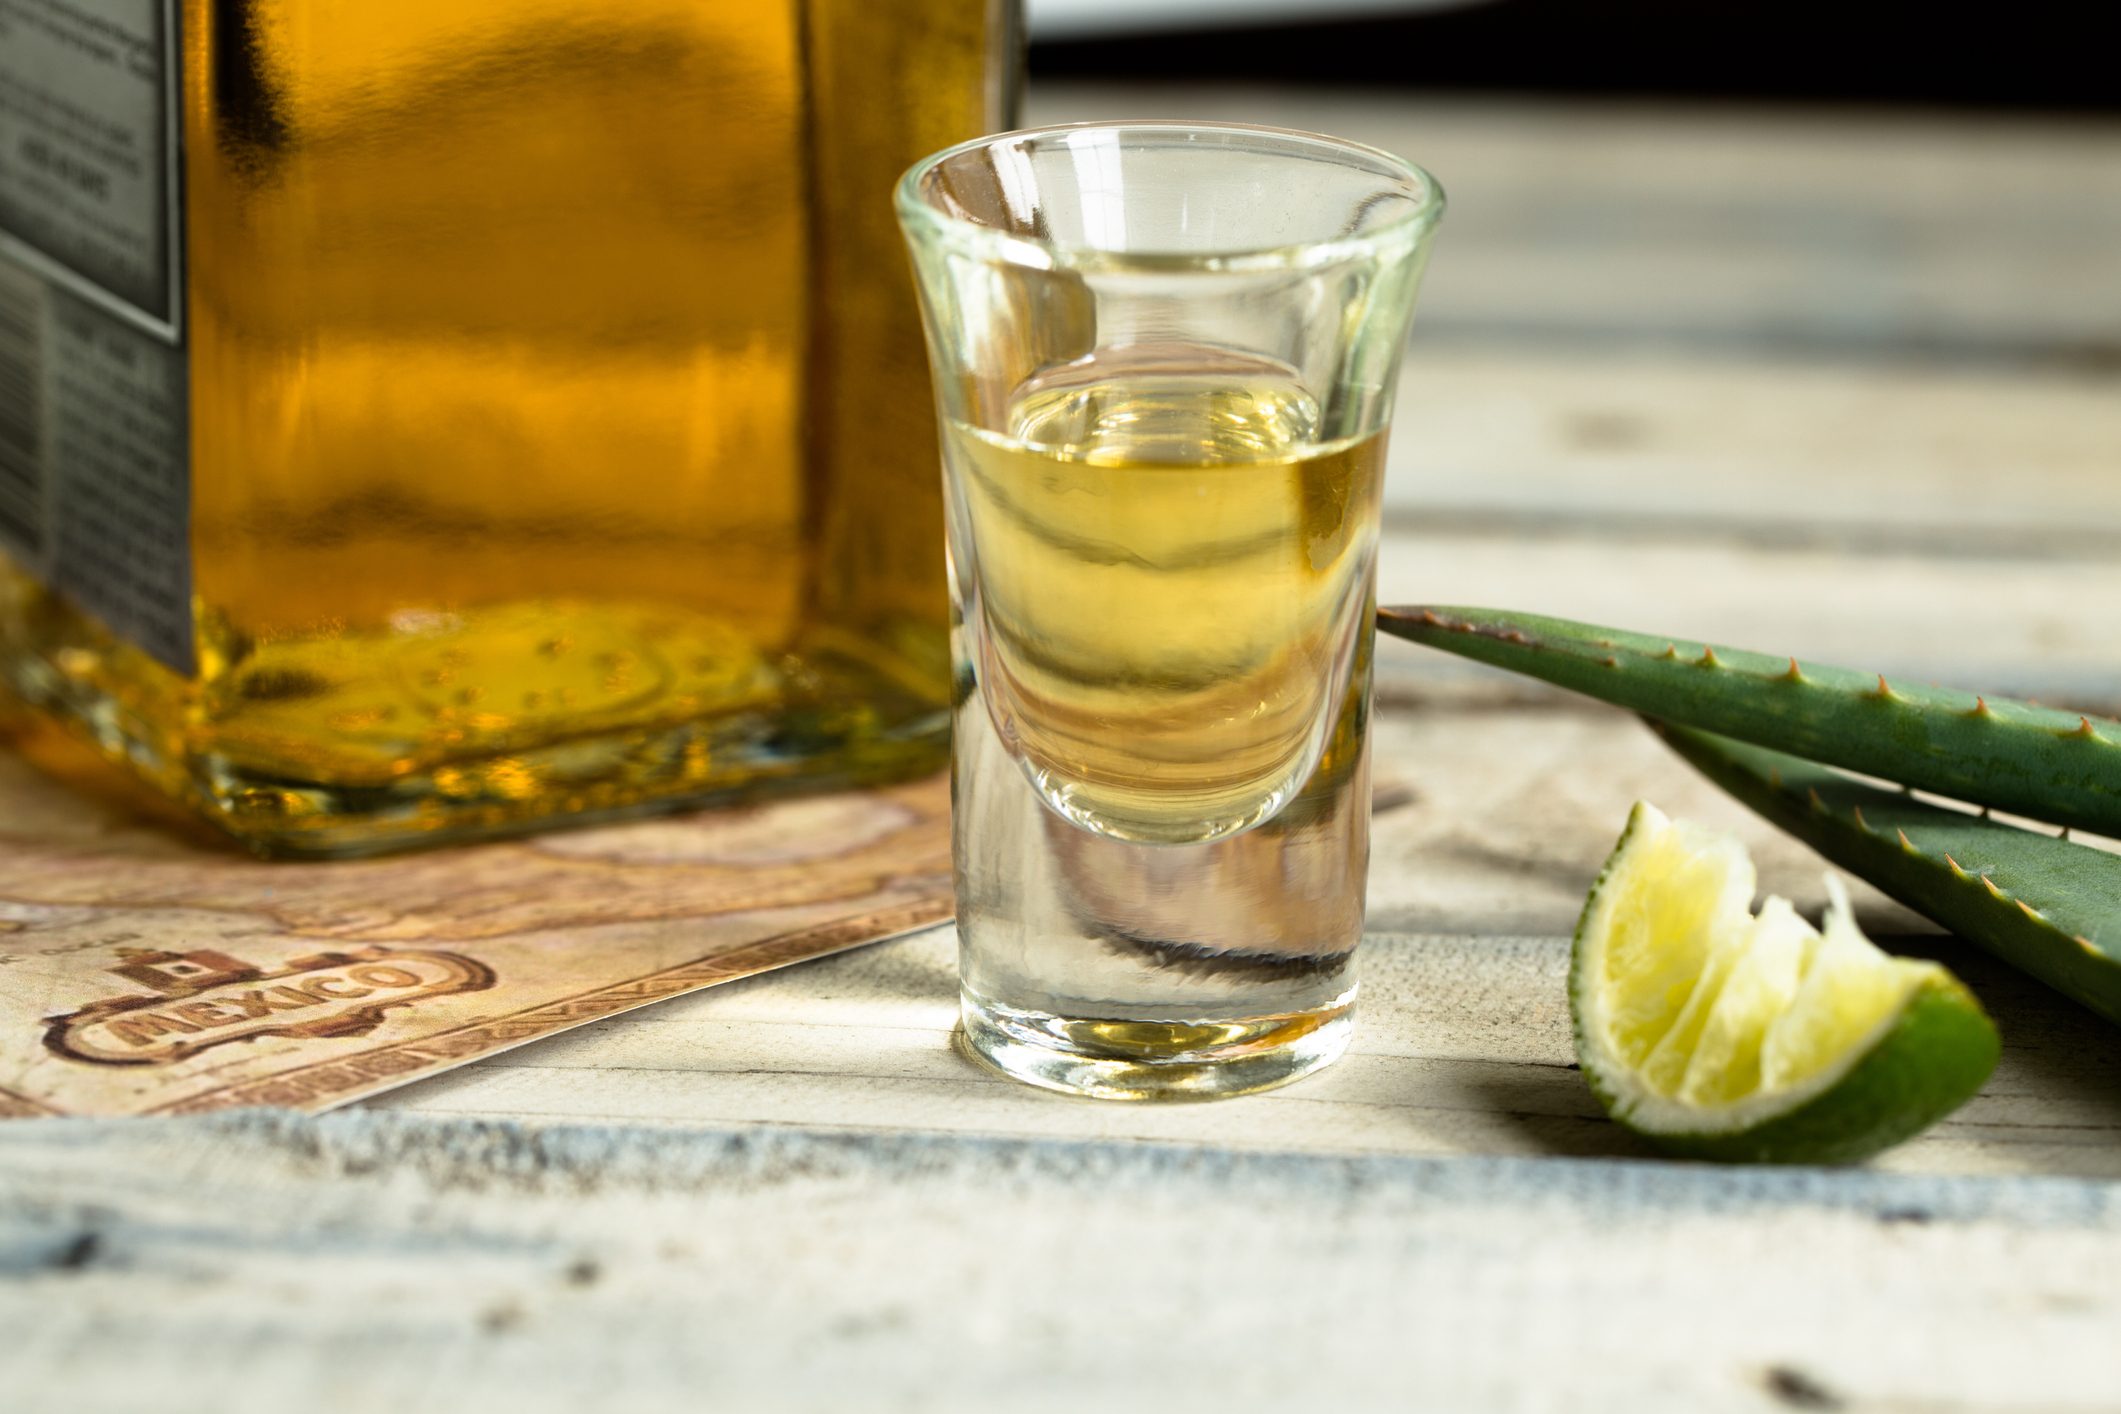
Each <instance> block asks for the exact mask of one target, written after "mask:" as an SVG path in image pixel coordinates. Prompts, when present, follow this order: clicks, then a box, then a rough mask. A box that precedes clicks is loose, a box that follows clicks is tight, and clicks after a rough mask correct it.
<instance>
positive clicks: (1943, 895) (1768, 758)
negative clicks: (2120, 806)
mask: <svg viewBox="0 0 2121 1414" xmlns="http://www.w3.org/2000/svg"><path fill="white" fill-rule="evenodd" d="M1650 727H1651V729H1652V730H1654V731H1655V732H1656V733H1657V734H1658V735H1659V736H1661V737H1663V738H1664V739H1665V742H1666V743H1667V744H1668V745H1670V746H1671V747H1672V749H1673V750H1675V751H1677V752H1678V753H1679V754H1680V755H1681V756H1683V757H1684V758H1686V760H1687V761H1688V762H1690V763H1691V764H1692V765H1693V766H1694V767H1695V769H1697V770H1699V771H1700V772H1701V773H1702V774H1703V775H1704V776H1707V777H1708V778H1709V779H1710V780H1712V781H1714V782H1715V783H1716V784H1717V785H1719V786H1721V787H1723V789H1724V790H1726V791H1728V792H1729V793H1730V794H1731V795H1732V796H1734V797H1736V798H1737V799H1738V800H1739V801H1740V802H1742V803H1743V804H1745V805H1746V806H1748V807H1750V808H1751V809H1752V810H1753V811H1754V812H1755V813H1757V814H1759V815H1760V816H1762V817H1763V818H1765V819H1767V820H1768V821H1770V822H1772V823H1773V824H1775V825H1778V826H1780V827H1781V828H1782V829H1783V830H1785V831H1787V832H1788V833H1789V834H1791V835H1794V836H1796V837H1797V838H1798V839H1800V840H1802V841H1804V842H1805V843H1806V844H1808V845H1810V846H1811V847H1812V848H1813V849H1815V850H1817V851H1818V852H1819V853H1820V854H1822V855H1824V856H1825V857H1826V858H1827V859H1829V860H1831V861H1832V862H1833V863H1835V864H1838V865H1840V866H1841V867H1842V868H1844V869H1846V870H1848V871H1849V872H1850V873H1851V874H1854V875H1857V876H1858V877H1859V878H1863V879H1867V880H1869V881H1870V882H1871V883H1872V884H1875V885H1876V886H1877V887H1878V888H1879V889H1880V890H1881V891H1882V892H1884V893H1886V894H1889V895H1891V896H1892V897H1893V898H1896V899H1898V900H1900V902H1902V903H1904V904H1906V905H1907V906H1908V907H1909V908H1912V909H1913V910H1915V912H1917V913H1919V914H1921V915H1922V916H1923V917H1925V918H1928V919H1930V920H1931V921H1932V922H1935V923H1939V924H1942V925H1943V926H1944V927H1946V928H1948V929H1950V930H1951V931H1952V932H1954V933H1957V934H1958V935H1959V936H1960V937H1962V938H1965V939H1966V940H1967V941H1968V942H1970V943H1976V944H1978V945H1980V946H1981V947H1983V948H1986V949H1987V950H1988V951H1990V952H1992V953H1994V954H1995V955H1996V956H1997V957H1999V958H2002V959H2003V960H2004V961H2005V962H2007V963H2009V964H2011V965H2012V966H2013V967H2016V968H2018V969H2019V970H2020V971H2023V972H2027V973H2030V974H2031V975H2032V976H2034V977H2037V978H2039V979H2040V980H2041V981H2042V982H2045V983H2046V984H2047V985H2048V986H2050V987H2053V988H2054V989H2055V990H2056V991H2058V992H2060V993H2062V994H2063V995H2064V996H2066V997H2069V998H2071V999H2072V1000H2074V1001H2078V1002H2081V1003H2083V1004H2084V1005H2085V1006H2088V1007H2090V1008H2091V1009H2092V1010H2093V1011H2095V1012H2097V1013H2099V1015H2101V1016H2103V1017H2105V1018H2106V1019H2107V1020H2108V1021H2111V1022H2114V1023H2115V1024H2117V1025H2121V855H2116V854H2109V853H2107V852H2106V851H2105V850H2100V849H2093V848H2090V847H2089V846H2086V845H2081V844H2074V843H2072V842H2070V841H2069V840H2064V839H2056V838H2055V837H2054V836H2052V835H2043V834H2040V833H2037V832H2036V831H2033V830H2024V829H2019V828H2018V827H2017V826H2015V825H2006V824H2004V823H2003V822H2002V821H1999V820H1990V819H1985V818H1983V817H1980V816H1976V815H1966V814H1961V813H1960V812H1958V811H1956V810H1945V809H1941V808H1939V807H1937V806H1934V805H1926V804H1924V803H1923V802H1921V801H1919V800H1916V799H1914V798H1913V797H1911V796H1908V795H1904V794H1901V793H1900V792H1898V791H1887V790H1880V789H1878V788H1877V787H1875V786H1868V785H1864V784H1863V783H1862V782H1860V781H1852V780H1850V779H1849V778H1848V777H1846V776H1843V775H1840V774H1839V773H1837V772H1834V771H1830V770H1828V769H1826V768H1825V767H1823V766H1815V765H1813V764H1812V763H1811V762H1809V761H1801V760H1799V759H1797V758H1796V757H1794V756H1786V755H1784V754H1783V753H1781V752H1779V751H1769V750H1766V749H1764V748H1762V747H1758V746H1747V745H1745V744H1744V743H1742V742H1736V741H1731V740H1728V739H1726V738H1722V737H1717V736H1712V735H1710V734H1709V733H1707V732H1699V731H1693V730H1690V729H1688V728H1686V727H1681V726H1674V725H1673V724H1671V723H1669V722H1658V721H1652V722H1650Z"/></svg>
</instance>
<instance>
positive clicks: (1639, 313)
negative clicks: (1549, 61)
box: [1028, 83, 2121, 357]
mask: <svg viewBox="0 0 2121 1414" xmlns="http://www.w3.org/2000/svg"><path fill="white" fill-rule="evenodd" d="M1158 117H1166V118H1193V119H1201V120H1209V119H1220V120H1224V121H1235V122H1251V123H1266V124H1270V125H1275V126H1283V127H1296V128H1308V129H1312V130H1315V131H1321V132H1329V133H1334V134H1337V135H1339V136H1343V137H1349V138H1354V139H1356V140H1358V141H1363V142H1368V143H1372V144H1375V145H1377V146H1380V147H1384V148H1386V149H1388V150H1390V151H1395V152H1399V153H1402V154H1404V155H1405V156H1407V157H1409V158H1411V159H1413V160H1414V161H1416V162H1420V163H1422V164H1423V165H1425V166H1426V167H1428V168H1429V169H1430V170H1431V171H1433V172H1434V173H1436V175H1437V176H1438V177H1439V178H1440V179H1441V180H1442V182H1443V185H1444V188H1445V190H1446V191H1447V192H1448V194H1449V196H1450V200H1451V208H1450V211H1449V213H1448V214H1447V215H1446V217H1445V221H1444V226H1443V230H1442V233H1441V234H1440V235H1439V237H1438V242H1437V253H1436V258H1435V262H1434V264H1433V266H1432V267H1431V271H1430V276H1429V282H1428V285H1427V287H1426V289H1425V290H1424V293H1423V296H1422V302H1423V303H1422V314H1421V320H1422V325H1423V330H1424V332H1423V334H1422V335H1421V337H1427V338H1444V337H1452V336H1456V335H1460V334H1471V335H1476V336H1486V335H1491V334H1494V333H1498V332H1503V333H1510V334H1515V335H1521V336H1525V337H1527V338H1533V339H1557V338H1558V339H1563V340H1582V339H1598V340H1607V339H1610V338H1612V337H1613V336H1616V335H1618V336H1624V337H1627V336H1632V337H1649V338H1660V339H1679V340H1685V341H1692V342H1705V343H1725V344H1728V343H1734V342H1736V343H1743V344H1747V345H1752V346H1756V347H1757V346H1764V345H1777V344H1779V345H1783V346H1788V347H1836V346H1841V347H1852V348H1871V349H1878V348H1916V349H1931V350H1938V349H1971V350H1989V351H1992V352H1994V353H1996V354H1998V355H2002V356H2020V355H2025V354H2029V353H2034V354H2037V353H2042V352H2046V351H2061V352H2078V353H2082V354H2085V355H2087V356H2091V357H2099V356H2101V355H2102V351H2104V352H2110V351H2111V350H2112V349H2113V348H2114V346H2115V341H2116V337H2117V331H2116V325H2115V304H2114V300H2113V298H2112V292H2113V291H2114V290H2115V289H2116V288H2121V180H2117V179H2116V176H2115V173H2116V172H2117V171H2121V122H2116V121H2114V120H2112V119H2110V118H2109V119H2086V120H2081V121H2064V120H2053V119H2039V118H2014V117H2004V116H1999V115H1992V114H1982V115H1966V116H1959V117H1952V116H1946V115H1942V114H1932V113H1924V114H1882V113H1876V112H1860V111H1841V112H1835V111H1813V112H1801V111H1791V110H1787V109H1773V110H1771V109H1744V108H1733V107H1729V106H1720V105H1719V106H1708V105H1687V104H1678V103H1669V104H1655V105H1653V104H1640V105H1629V104H1624V103H1613V102H1585V101H1567V100H1554V101H1539V100H1529V99H1524V98H1512V99H1454V98H1425V97H1417V96H1410V95H1407V94H1404V93H1377V92H1366V91H1362V90H1339V91H1333V90H1317V89H1296V88H1266V87H1217V86H1209V85H1196V84H1186V85H1171V84H1143V83H1131V84H1130V83H1108V84H1102V85H1100V84H1089V83H1069V84H1059V83H1049V84H1040V85H1035V86H1034V88H1033V90H1032V93H1031V102H1030V109H1029V114H1028V119H1029V121H1033V122H1073V121H1084V120H1089V119H1095V118H1158Z"/></svg>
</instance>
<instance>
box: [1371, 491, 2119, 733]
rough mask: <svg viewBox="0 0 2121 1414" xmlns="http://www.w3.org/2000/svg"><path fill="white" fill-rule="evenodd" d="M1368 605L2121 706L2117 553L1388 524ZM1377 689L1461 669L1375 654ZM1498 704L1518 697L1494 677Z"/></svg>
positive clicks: (1394, 647)
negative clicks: (1999, 552) (1713, 645)
mask: <svg viewBox="0 0 2121 1414" xmlns="http://www.w3.org/2000/svg"><path fill="white" fill-rule="evenodd" d="M1378 602H1379V603H1383V604H1408V603H1424V602H1426V603H1445V604H1478V605H1488V606H1493V607H1506V608H1512V609H1520V610H1525V611H1528V612H1533V613H1548V614H1559V615H1562V616H1564V617H1567V618H1576V619H1586V620H1589V621H1590V622H1593V623H1603V624H1610V625H1615V626H1617V627H1621V628H1630V629H1637V630H1640V631H1642V632H1644V633H1669V634H1676V635H1679V636H1682V637H1688V638H1695V639H1703V640H1708V641H1712V642H1718V643H1729V644H1735V645H1737V646H1739V647H1742V648H1753V649H1757V650H1759V651H1761V652H1766V653H1794V654H1797V655H1798V656H1800V657H1806V658H1814V659H1817V660H1819V661H1821V662H1827V663H1841V664H1846V665H1849V666H1853V667H1858V668H1863V669H1866V670H1875V671H1879V672H1883V673H1887V674H1889V675H1891V676H1893V677H1896V678H1897V677H1907V678H1911V679H1913V680H1915V681H1918V682H1944V683H1950V684H1954V685H1957V686H1962V687H1967V688H1971V689H1974V690H1977V691H1992V692H2002V693H2010V694H2015V695H2018V696H2027V697H2037V698H2040V699H2041V700H2043V701H2053V702H2056V703H2062V704H2067V705H2071V706H2076V707H2080V708H2083V709H2088V710H2092V711H2108V712H2112V711H2114V710H2116V708H2121V616H2117V615H2116V614H2115V613H2114V612H2113V606H2114V605H2116V604H2121V556H2117V555H2112V554H2102V555H2099V556H2097V557H2091V556H2086V557H2083V558H2064V557H2060V556H2057V557H2054V558H2044V559H2043V558H2027V559H1956V558H1943V557H1939V556H1935V555H1929V554H1922V553H1918V552H1913V551H1878V552H1875V553H1849V552H1845V551H1842V550H1837V549H1834V548H1831V547H1824V546H1805V545H1752V546H1748V545H1739V544H1733V543H1731V542H1730V541H1728V540H1725V539H1721V538H1718V537H1715V536H1712V535H1702V536H1699V537H1694V538H1686V539H1635V538H1631V537H1628V536H1624V535H1618V534H1614V533H1612V532H1611V531H1610V530H1608V531H1606V532H1604V533H1599V532H1595V531H1589V530H1576V531H1569V530H1556V531H1554V532H1553V533H1549V534H1534V533H1528V532H1527V531H1523V530H1517V531H1508V530H1489V531H1483V532H1479V533H1472V532H1464V531H1460V532H1456V533H1453V532H1447V531H1440V530H1439V531H1424V530H1422V529H1420V528H1419V524H1418V521H1417V523H1416V524H1415V525H1414V526H1411V527H1409V526H1394V527H1392V528H1390V529H1389V530H1388V531H1387V533H1386V535H1385V538H1384V543H1383V545H1382V546H1381V548H1380V551H1379V558H1378ZM1378 668H1379V674H1380V681H1381V682H1383V683H1385V685H1386V687H1385V691H1386V692H1387V695H1388V696H1390V694H1391V693H1392V692H1394V691H1395V690H1397V687H1398V685H1399V684H1400V683H1401V682H1403V681H1406V680H1407V679H1408V678H1409V677H1436V678H1439V679H1457V680H1460V681H1463V680H1464V679H1465V678H1466V677H1467V675H1468V672H1469V670H1468V669H1465V668H1461V667H1458V666H1455V665H1454V664H1453V663H1451V662H1450V661H1449V660H1447V659H1445V658H1444V657H1443V655H1440V654H1436V653H1434V652H1431V651H1428V650H1421V649H1416V648H1414V647H1413V646H1412V645H1408V644H1402V643H1392V644H1387V645H1386V646H1385V647H1384V648H1383V649H1381V650H1380V652H1379V654H1378ZM1483 681H1484V682H1486V683H1489V684H1501V686H1500V687H1498V688H1497V689H1496V690H1498V691H1502V692H1505V693H1511V692H1514V693H1519V694H1522V693H1523V692H1525V691H1526V689H1524V688H1523V687H1521V686H1518V685H1515V684H1508V683H1506V682H1505V681H1504V680H1502V679H1498V678H1492V677H1488V678H1483Z"/></svg>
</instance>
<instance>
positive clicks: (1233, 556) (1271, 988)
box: [897, 122, 1443, 1099]
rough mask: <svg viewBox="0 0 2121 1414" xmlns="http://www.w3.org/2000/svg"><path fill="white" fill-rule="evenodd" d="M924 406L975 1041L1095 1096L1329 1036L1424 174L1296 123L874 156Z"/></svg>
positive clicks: (1355, 921)
mask: <svg viewBox="0 0 2121 1414" xmlns="http://www.w3.org/2000/svg"><path fill="white" fill-rule="evenodd" d="M897 200H898V212H899V219H900V222H901V224H902V225H903V226H904V228H905V232H906V237H907V241H908V243H909V245H910V246H911V248H912V253H913V262H914V267H915V271H916V274H917V278H918V283H919V285H920V292H921V297H922V305H923V311H924V316H925V320H926V325H927V335H928V348H929V354H930V361H931V365H932V371H933V374H934V383H935V390H936V400H937V404H938V410H939V412H940V417H941V425H942V455H943V473H944V481H945V488H946V499H947V505H948V513H949V544H950V591H951V596H952V600H953V605H954V619H953V651H954V653H955V658H956V693H955V720H954V728H955V734H956V735H955V746H954V751H953V798H954V801H955V812H954V822H953V829H954V831H955V837H954V857H955V865H956V884H957V903H958V915H957V916H958V935H959V938H960V954H959V961H960V977H961V980H962V983H963V1019H964V1039H965V1042H966V1043H967V1045H968V1046H969V1048H970V1049H971V1051H972V1052H973V1053H974V1054H975V1055H976V1056H977V1057H979V1058H980V1059H983V1060H985V1061H986V1062H988V1063H989V1064H991V1065H993V1066H994V1067H996V1068H997V1069H999V1070H1001V1071H1002V1072H1004V1073H1005V1074H1008V1075H1011V1076H1014V1077H1015V1078H1017V1079H1019V1080H1024V1081H1028V1082H1030V1083H1032V1084H1034V1085H1042V1086H1046V1087H1048V1088H1051V1089H1056V1090H1063V1091H1069V1092H1072V1093H1077V1094H1084V1095H1093V1096H1099V1097H1105V1098H1114V1099H1150V1098H1176V1097H1187V1096H1194V1097H1205V1096H1215V1095H1230V1094H1240V1093H1244V1092H1247V1091H1252V1090H1259V1089H1263V1088H1266V1087H1268V1086H1271V1085H1279V1084H1282V1083H1284V1082H1286V1081H1289V1080H1293V1079H1295V1078H1296V1077H1298V1076H1300V1075H1303V1074H1305V1073H1307V1072H1308V1071H1311V1070H1314V1069H1316V1068H1317V1067H1319V1066H1321V1065H1324V1064H1326V1063H1327V1062H1328V1061H1330V1060H1332V1059H1333V1057H1334V1056H1336V1055H1338V1054H1339V1053H1340V1052H1341V1051H1342V1050H1343V1049H1344V1048H1345V1047H1346V1045H1347V1042H1348V1038H1349V1034H1350V1030H1351V1028H1352V1025H1353V1007H1354V1002H1355V990H1356V977H1355V951H1356V944H1357V943H1358V942H1359V941H1360V939H1361V936H1362V922H1363V890H1364V884H1365V877H1366V874H1367V871H1368V866H1369V820H1370V802H1369V753H1368V747H1367V734H1366V730H1365V727H1366V723H1367V719H1368V715H1369V705H1370V649H1371V642H1372V635H1373V629H1372V615H1373V608H1374V598H1375V587H1374V582H1375V565H1376V550H1377V530H1378V502H1379V490H1380V481H1381V478H1382V474H1383V470H1384V445H1385V432H1386V427H1387V424H1388V422H1389V421H1390V417H1391V410H1392V394H1393V389H1394V386H1395V382H1396V377H1397V373H1398V367H1399V358H1400V350H1401V348H1402V346H1403V345H1404V343H1405V341H1406V335H1407V326H1408V322H1409V319H1410V318H1411V315H1412V311H1413V306H1414V294H1415V287H1416V285H1417V283H1418V281H1419V279H1420V276H1421V270H1422V266H1423V263H1424V260H1425V258H1426V253H1427V249H1428V243H1429V238H1430V235H1431V233H1432V232H1433V231H1434V229H1435V226H1436V222H1437V219H1438V217H1439V216H1440V215H1441V213H1442V210H1443V195H1442V192H1441V190H1440V189H1439V188H1438V187H1437V185H1436V183H1435V181H1434V180H1433V179H1432V178H1430V177H1429V176H1428V175H1427V174H1426V173H1424V172H1422V171H1421V170H1420V169H1418V168H1416V167H1414V166H1411V165H1410V164H1408V163H1406V162H1403V161H1401V160H1400V159H1399V158H1396V157H1393V156H1390V155H1389V154H1386V153H1383V152H1379V151H1376V150H1374V149H1371V148H1367V147H1361V146H1357V145H1355V144H1353V143H1347V142H1341V141H1337V140H1335V139H1332V138H1325V137H1318V136H1314V135H1311V134H1306V133H1297V132H1284V131H1278V130H1274V129H1268V128H1251V127H1239V126H1221V125H1201V124H1189V123H1152V122H1130V123H1092V124H1078V125H1072V126H1067V127H1055V128H1045V129H1038V130H1033V131H1028V132H1017V133H1009V134H1005V135H1002V136H999V137H993V138H986V139H982V140H980V141H978V142H973V143H968V144H965V145H963V146H960V147H955V148H952V149H950V150H949V151H947V152H943V153H939V154H937V155H936V156H934V157H931V158H929V159H928V160H926V161H924V162H922V163H920V164H919V165H917V166H915V167H914V168H913V169H912V170H911V171H910V172H908V173H907V174H906V176H905V177H904V178H903V180H902V181H901V182H900V185H899V188H898V195H897Z"/></svg>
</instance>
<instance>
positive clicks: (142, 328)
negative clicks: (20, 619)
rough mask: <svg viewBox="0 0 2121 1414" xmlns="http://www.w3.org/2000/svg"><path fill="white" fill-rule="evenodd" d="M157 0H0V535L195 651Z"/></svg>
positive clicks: (176, 204) (57, 576)
mask: <svg viewBox="0 0 2121 1414" xmlns="http://www.w3.org/2000/svg"><path fill="white" fill-rule="evenodd" d="M176 35H177V22H176V13H175V0H0V548H5V549H6V551H7V552H8V555H9V558H11V559H12V560H14V562H15V563H16V564H17V565H18V566H20V567H22V568H25V569H27V570H29V571H30V572H31V573H32V574H34V575H36V576H37V577H38V578H39V579H40V580H42V581H43V582H44V583H45V584H46V585H47V586H48V587H49V588H51V589H53V590H56V591H58V592H59V593H61V594H64V595H65V596H67V597H68V598H69V599H70V600H72V601H73V602H74V603H75V604H76V605H77V606H78V607H80V608H81V609H83V610H85V611H87V612H88V613H90V614H92V615H94V616H95V617H96V618H97V619H98V620H100V621H101V622H102V623H103V624H104V625H105V626H106V627H107V628H109V629H110V630H111V631H112V632H113V633H115V634H117V635H118V636H120V637H122V638H124V639H127V640H129V641H130V642H132V643H133V644H135V645H136V646H138V647H139V648H142V649H144V650H145V651H147V652H148V653H150V654H152V655H153V656H154V657H156V658H158V659H160V660H161V661H162V662H164V663H166V664H168V665H169V666H170V667H172V668H174V669H176V670H177V671H178V672H181V673H187V674H188V673H190V672H192V671H193V670H194V668H195V665H196V661H195V657H194V650H193V640H192V610H191V451H190V368H189V362H188V359H187V356H186V348H185V332H184V316H185V308H184V251H183V227H182V212H183V200H182V166H181V154H180V151H179V122H178V112H177V98H178V95H177V56H178V53H179V51H178V48H177V44H176Z"/></svg>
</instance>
